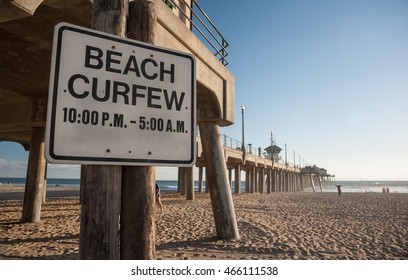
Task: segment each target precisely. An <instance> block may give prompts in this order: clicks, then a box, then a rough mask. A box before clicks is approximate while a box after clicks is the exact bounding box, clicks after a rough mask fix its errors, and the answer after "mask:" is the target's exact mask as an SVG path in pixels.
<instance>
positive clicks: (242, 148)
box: [241, 105, 245, 154]
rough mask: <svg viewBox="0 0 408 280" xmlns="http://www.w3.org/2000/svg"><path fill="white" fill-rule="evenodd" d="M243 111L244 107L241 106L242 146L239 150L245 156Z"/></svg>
mask: <svg viewBox="0 0 408 280" xmlns="http://www.w3.org/2000/svg"><path fill="white" fill-rule="evenodd" d="M244 111H245V106H244V105H241V114H242V146H241V150H242V152H243V153H244V154H245V125H244Z"/></svg>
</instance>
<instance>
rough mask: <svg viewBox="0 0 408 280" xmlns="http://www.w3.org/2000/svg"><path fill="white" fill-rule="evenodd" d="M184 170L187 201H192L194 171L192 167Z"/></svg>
mask: <svg viewBox="0 0 408 280" xmlns="http://www.w3.org/2000/svg"><path fill="white" fill-rule="evenodd" d="M183 168H185V172H184V176H185V183H186V189H187V195H186V199H187V200H194V169H193V167H183Z"/></svg>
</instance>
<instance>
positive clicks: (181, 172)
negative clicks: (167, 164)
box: [178, 167, 187, 195]
mask: <svg viewBox="0 0 408 280" xmlns="http://www.w3.org/2000/svg"><path fill="white" fill-rule="evenodd" d="M185 179H186V175H185V168H184V167H179V168H178V192H179V193H180V194H181V195H186V192H187V190H186V182H185Z"/></svg>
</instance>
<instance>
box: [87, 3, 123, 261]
mask: <svg viewBox="0 0 408 280" xmlns="http://www.w3.org/2000/svg"><path fill="white" fill-rule="evenodd" d="M127 10H128V0H105V1H104V0H94V1H93V7H92V22H91V27H92V28H93V29H96V30H99V31H103V32H106V33H110V34H114V35H119V36H122V37H125V35H126V19H127ZM121 181H122V168H121V166H101V165H82V166H81V205H82V206H81V227H80V239H79V254H80V258H81V259H94V260H96V259H119V258H120V251H119V229H118V225H119V215H120V207H121V195H120V194H121Z"/></svg>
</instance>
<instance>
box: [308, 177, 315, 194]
mask: <svg viewBox="0 0 408 280" xmlns="http://www.w3.org/2000/svg"><path fill="white" fill-rule="evenodd" d="M309 178H310V185H311V186H312V189H313V192H315V191H316V190H315V185H314V182H313V176H312V174H309Z"/></svg>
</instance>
